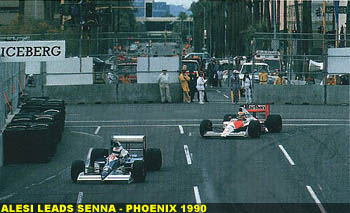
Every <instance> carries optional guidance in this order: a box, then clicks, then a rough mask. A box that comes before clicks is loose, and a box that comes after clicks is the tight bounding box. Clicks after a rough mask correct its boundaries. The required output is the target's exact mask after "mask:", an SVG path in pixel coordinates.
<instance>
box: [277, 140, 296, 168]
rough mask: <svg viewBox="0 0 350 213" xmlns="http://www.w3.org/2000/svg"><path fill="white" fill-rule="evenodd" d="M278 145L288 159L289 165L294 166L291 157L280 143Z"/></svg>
mask: <svg viewBox="0 0 350 213" xmlns="http://www.w3.org/2000/svg"><path fill="white" fill-rule="evenodd" d="M278 147H279V148H280V149H281V151H282V152H283V154H284V156H285V157H286V158H287V160H288V161H289V163H290V165H292V166H294V165H295V164H294V161H293V160H292V158H291V157H290V156H289V154H288V152H287V151H286V150H285V149H284V148H283V146H282V145H278Z"/></svg>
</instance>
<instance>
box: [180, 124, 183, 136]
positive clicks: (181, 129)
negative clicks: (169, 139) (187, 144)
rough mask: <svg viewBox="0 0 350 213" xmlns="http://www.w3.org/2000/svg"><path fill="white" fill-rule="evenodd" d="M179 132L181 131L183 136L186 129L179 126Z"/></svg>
mask: <svg viewBox="0 0 350 213" xmlns="http://www.w3.org/2000/svg"><path fill="white" fill-rule="evenodd" d="M179 130H180V134H181V135H183V134H184V128H183V127H182V126H181V125H179Z"/></svg>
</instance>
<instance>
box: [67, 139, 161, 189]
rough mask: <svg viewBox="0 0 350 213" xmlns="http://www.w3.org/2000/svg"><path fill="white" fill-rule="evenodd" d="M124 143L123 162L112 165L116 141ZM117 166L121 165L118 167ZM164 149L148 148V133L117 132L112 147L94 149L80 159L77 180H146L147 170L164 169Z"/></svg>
mask: <svg viewBox="0 0 350 213" xmlns="http://www.w3.org/2000/svg"><path fill="white" fill-rule="evenodd" d="M116 143H117V144H120V145H121V146H122V147H123V150H126V151H125V152H126V153H127V155H125V158H124V159H123V161H122V163H119V162H118V164H114V163H113V164H112V163H111V162H113V160H114V159H111V157H112V156H113V154H112V152H113V151H114V147H115V144H116ZM115 165H117V166H115ZM161 166H162V153H161V151H160V149H154V148H152V149H146V136H144V135H136V136H135V135H132V136H131V135H114V136H112V139H111V146H110V148H109V149H101V148H90V149H89V152H88V155H87V158H86V160H85V162H84V161H82V160H76V161H74V162H73V163H72V166H71V178H72V181H73V182H74V183H77V182H78V183H79V182H85V181H119V182H128V183H131V182H144V181H145V179H146V171H151V170H160V168H161Z"/></svg>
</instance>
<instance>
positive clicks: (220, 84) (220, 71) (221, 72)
mask: <svg viewBox="0 0 350 213" xmlns="http://www.w3.org/2000/svg"><path fill="white" fill-rule="evenodd" d="M222 69H223V67H222V66H220V68H219V70H218V72H217V74H218V87H220V88H221V87H222V76H223V74H224V73H223V72H224V71H223V70H222Z"/></svg>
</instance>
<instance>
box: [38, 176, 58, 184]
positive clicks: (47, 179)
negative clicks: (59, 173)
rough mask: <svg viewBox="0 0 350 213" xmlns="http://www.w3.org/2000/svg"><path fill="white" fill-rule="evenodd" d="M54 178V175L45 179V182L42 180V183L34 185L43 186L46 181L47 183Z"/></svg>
mask: <svg viewBox="0 0 350 213" xmlns="http://www.w3.org/2000/svg"><path fill="white" fill-rule="evenodd" d="M55 177H56V175H52V176H51V177H48V178H46V179H45V180H43V181H41V182H39V183H37V184H36V185H40V184H43V183H45V182H46V181H49V180H51V179H54V178H55Z"/></svg>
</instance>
